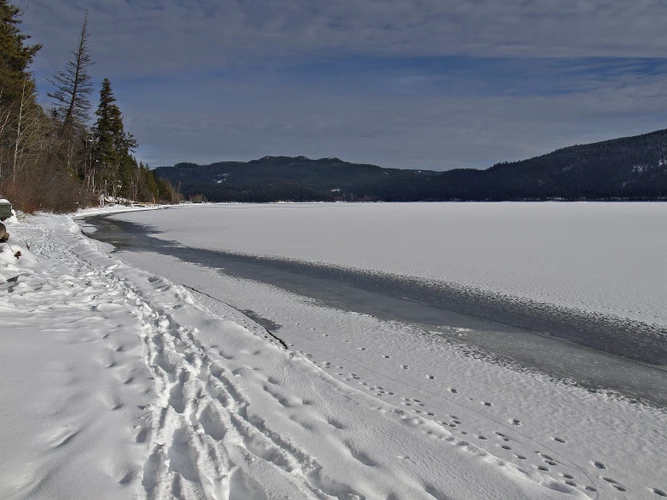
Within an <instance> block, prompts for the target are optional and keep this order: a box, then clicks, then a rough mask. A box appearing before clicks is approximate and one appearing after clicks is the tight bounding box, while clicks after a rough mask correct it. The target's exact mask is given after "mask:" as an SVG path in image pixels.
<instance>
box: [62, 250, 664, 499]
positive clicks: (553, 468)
mask: <svg viewBox="0 0 667 500" xmlns="http://www.w3.org/2000/svg"><path fill="white" fill-rule="evenodd" d="M72 255H74V254H72ZM75 257H76V258H77V259H78V257H77V256H75ZM79 260H80V262H82V264H83V265H84V266H87V267H90V266H89V264H88V263H87V262H86V261H84V260H81V259H79ZM114 267H115V266H114ZM111 270H112V268H109V269H108V270H106V271H102V272H103V274H104V275H105V276H106V277H107V278H108V279H111V280H112V281H114V282H115V284H121V285H124V286H125V288H126V290H127V293H126V297H127V300H128V302H129V303H134V304H135V306H136V308H135V314H136V315H137V316H138V317H139V318H140V319H141V320H142V321H143V323H144V337H143V340H144V343H145V348H146V350H147V352H148V356H149V359H150V368H151V371H152V373H153V375H154V378H155V383H156V388H157V389H158V393H159V394H162V395H163V396H162V402H161V403H160V404H158V405H156V406H155V407H154V408H152V410H153V423H152V424H151V425H142V426H138V427H137V432H136V435H135V441H136V442H137V443H145V442H149V443H150V454H149V457H148V459H147V461H146V463H145V464H144V467H143V477H142V479H141V483H142V486H143V488H144V490H145V492H146V497H147V498H149V499H160V498H167V497H169V498H171V497H175V498H201V497H212V498H227V499H229V500H240V499H248V500H255V499H257V500H259V499H262V498H265V495H264V493H263V492H262V489H261V487H260V486H259V485H258V484H257V483H256V482H255V481H254V480H253V479H252V478H251V477H250V476H249V475H248V474H247V473H246V472H245V471H244V469H243V467H242V466H241V465H240V463H237V462H239V460H241V461H242V458H243V457H238V456H234V457H232V456H231V454H230V453H229V446H224V445H223V443H224V441H225V440H226V439H227V438H229V437H230V435H233V436H232V437H231V438H230V439H232V440H234V439H239V438H240V439H241V440H242V441H243V443H244V445H245V449H246V450H247V451H248V452H249V453H251V454H252V455H254V456H256V457H258V458H261V459H262V460H265V461H267V462H269V463H272V464H273V465H275V466H276V467H277V468H278V469H279V470H281V471H283V472H284V473H286V474H289V475H290V481H291V482H294V481H295V477H300V478H302V483H301V485H300V486H301V488H302V489H303V491H304V492H309V493H312V494H315V495H316V496H318V497H319V496H321V495H322V494H324V495H330V496H333V497H337V498H352V497H354V495H355V492H354V491H353V490H351V489H350V488H349V487H347V486H346V485H344V484H340V483H337V482H336V481H334V480H332V479H331V478H328V477H326V476H324V475H323V474H322V472H321V469H322V467H321V465H319V464H318V463H317V461H316V460H315V459H313V458H312V457H310V456H308V455H307V454H306V453H304V452H303V451H302V450H300V449H298V448H295V447H294V446H293V445H292V444H291V443H288V442H285V441H284V440H283V439H282V438H281V437H280V436H279V435H277V434H275V433H274V432H272V431H271V430H270V428H269V427H268V426H267V425H266V424H265V422H263V421H257V420H253V419H250V418H249V417H248V414H247V411H246V410H247V407H248V405H249V402H248V401H247V400H246V399H245V398H244V396H243V395H242V394H241V392H240V391H239V390H238V389H237V388H236V386H235V385H234V382H233V378H234V377H235V376H238V375H239V374H238V373H231V372H229V373H228V372H226V371H225V369H224V368H223V367H222V366H221V365H220V364H217V363H216V362H215V359H214V357H215V355H211V356H209V354H208V353H207V352H206V351H205V350H204V349H203V348H202V346H201V345H200V344H199V342H198V341H197V339H196V335H195V334H196V331H193V330H189V329H187V328H182V327H180V326H178V325H177V324H175V323H172V321H171V320H170V318H169V316H168V315H167V314H165V313H164V312H163V311H160V310H159V309H156V308H154V307H152V306H151V305H150V304H149V303H148V302H146V301H145V300H142V298H141V295H140V294H138V293H135V292H134V291H133V290H132V287H131V285H129V284H128V283H126V282H124V280H121V279H119V278H117V277H114V276H112V275H111ZM154 282H155V283H157V284H159V282H160V279H155V280H154ZM170 286H171V284H170V283H168V282H165V283H164V284H163V289H164V290H166V289H168V288H169V287H170ZM324 336H325V337H328V335H326V334H324ZM344 342H346V343H350V341H349V340H345V341H344ZM109 347H110V349H109V356H108V358H107V359H104V360H100V362H101V363H102V364H105V363H106V364H105V366H106V367H107V368H110V369H116V360H115V355H114V352H116V353H122V352H123V350H124V346H123V345H118V346H112V345H111V344H110V346H109ZM359 350H360V351H366V352H368V349H367V348H365V347H361V348H359ZM304 354H305V355H306V356H307V357H308V358H310V359H311V360H313V361H314V356H312V355H311V354H307V353H304ZM218 355H219V358H220V359H224V360H231V359H233V356H231V355H229V354H227V353H225V352H224V351H222V350H220V351H219V353H218ZM382 357H383V358H384V359H386V360H390V359H391V356H389V355H382ZM317 364H319V365H320V366H321V367H322V368H324V369H326V370H331V369H332V368H333V366H332V363H331V362H328V361H323V362H320V363H317ZM398 366H399V367H400V369H402V370H410V369H411V367H410V366H409V365H407V364H399V365H398ZM335 369H336V371H335V373H336V375H338V376H339V377H340V378H342V379H344V380H345V381H347V382H349V383H354V382H356V383H358V384H359V385H361V386H362V387H363V388H365V389H366V390H368V391H369V392H370V393H372V394H374V396H376V397H378V398H383V397H390V398H393V399H395V400H397V401H398V403H399V405H401V406H403V407H405V410H400V409H397V410H393V412H394V413H396V414H397V416H398V417H399V418H401V419H402V421H404V423H405V424H406V425H410V426H415V427H416V426H421V427H423V432H424V433H425V434H427V435H429V436H430V437H432V438H434V439H440V440H443V441H446V442H449V443H450V444H452V445H455V446H458V447H460V448H462V449H466V450H467V451H469V452H470V453H472V454H474V455H476V456H478V457H482V458H484V457H486V456H488V452H487V451H485V450H484V449H483V447H487V448H488V444H487V443H493V444H494V445H495V447H494V448H493V453H492V455H498V456H499V458H497V459H496V460H495V463H496V465H498V466H505V463H504V461H503V458H507V457H509V460H510V461H512V462H514V463H516V464H517V465H518V466H520V467H521V466H523V465H522V463H524V462H528V463H531V462H532V463H531V465H532V467H533V468H535V469H537V470H539V471H540V472H543V473H550V474H551V475H552V477H553V476H554V475H556V476H557V478H558V480H559V481H562V482H563V483H564V484H565V485H567V486H569V487H573V488H578V489H580V490H583V491H586V492H590V493H595V492H597V491H598V488H600V487H603V488H604V487H605V486H609V487H611V488H613V489H614V490H616V491H618V492H626V491H627V488H626V487H625V486H624V485H622V484H620V483H619V482H618V481H617V480H615V479H614V478H612V477H610V476H609V475H602V474H600V475H598V477H599V478H600V479H601V480H602V482H601V483H599V484H596V485H595V486H594V485H592V484H590V483H589V481H588V480H587V479H586V478H584V477H581V479H579V482H578V481H577V477H576V475H575V474H574V473H571V472H573V471H572V470H570V472H560V473H558V474H556V473H557V471H558V469H559V468H563V464H561V463H559V462H558V461H557V459H556V458H554V457H553V456H552V455H551V454H548V453H543V452H541V451H539V450H538V451H535V452H534V454H532V456H533V460H531V459H530V458H529V456H531V455H530V454H529V453H526V452H525V451H524V452H523V453H521V452H517V451H515V450H514V447H516V448H522V447H525V446H524V445H523V443H521V442H520V441H521V438H519V440H518V441H515V440H513V439H512V438H511V437H509V436H508V435H507V434H505V433H503V432H500V431H494V432H493V435H492V436H487V435H484V434H481V433H474V432H472V431H471V430H467V429H466V425H465V421H464V420H463V419H462V418H460V417H459V416H457V415H454V414H446V418H443V417H444V416H445V415H440V410H436V409H431V408H428V407H426V405H425V404H424V403H422V402H421V401H420V400H419V399H417V398H410V397H402V396H399V395H397V394H396V393H395V392H394V391H392V390H389V389H385V388H384V387H381V386H370V385H369V384H368V383H367V382H366V381H364V380H363V379H362V377H361V376H359V375H358V374H356V373H353V372H348V373H345V368H344V367H343V366H335ZM119 376H120V375H119ZM122 377H124V379H123V383H124V384H131V383H132V382H133V377H132V376H131V374H127V375H123V376H122ZM425 377H426V378H427V379H429V380H432V381H435V380H436V377H435V376H434V375H430V374H426V375H425ZM267 383H268V384H275V383H276V381H275V380H271V379H269V380H267ZM438 387H441V386H438ZM265 390H266V391H267V392H269V393H270V389H269V386H268V385H267V386H266V389H265ZM447 390H448V393H449V394H450V397H460V398H463V395H462V394H461V393H460V392H459V390H458V389H456V388H454V387H451V388H448V389H447ZM273 395H274V397H276V399H277V400H278V401H279V402H280V403H281V404H284V405H285V406H289V405H291V404H293V403H292V402H290V401H289V399H287V398H282V397H280V396H279V395H277V393H274V394H273ZM467 399H468V401H465V399H462V403H463V404H464V405H465V404H469V401H470V400H472V399H473V398H467ZM302 404H307V402H302ZM480 405H481V407H491V406H492V405H493V403H492V402H489V401H480ZM121 406H122V404H120V403H119V402H118V401H115V399H114V398H113V397H112V398H111V399H110V400H109V402H108V407H109V409H110V410H112V411H115V410H118V409H119V408H120V407H121ZM377 409H378V411H387V410H386V407H379V408H377ZM410 413H412V415H410ZM429 420H430V421H431V422H432V423H435V424H437V427H434V426H432V425H427V424H428V421H429ZM329 424H330V425H331V426H333V427H335V428H341V427H342V424H340V423H338V422H336V421H335V420H329ZM425 424H426V425H425ZM508 425H511V426H516V427H520V426H521V425H522V424H521V421H520V420H518V419H515V418H511V419H509V422H508ZM443 431H444V432H443ZM454 434H459V435H460V436H461V438H456V437H455V436H454ZM552 439H553V441H554V442H555V443H557V444H558V445H566V441H565V440H564V439H562V438H561V437H558V436H554V437H553V438H552ZM64 441H65V442H66V441H67V437H65V440H64ZM471 441H475V442H477V443H478V444H477V445H476V444H473V443H472V442H471ZM348 447H350V453H351V454H352V455H353V456H354V455H355V453H356V455H357V457H356V458H357V460H359V461H360V462H362V463H363V462H364V461H366V462H368V461H370V460H371V459H370V458H368V457H365V456H363V457H362V456H361V455H360V454H359V453H358V452H356V451H354V450H353V449H352V447H351V445H349V444H348ZM501 450H502V451H501ZM398 458H399V459H401V458H406V457H398ZM246 460H247V459H246ZM591 465H592V466H593V467H594V468H595V469H596V470H598V471H599V472H601V473H604V472H605V471H606V470H607V467H606V465H605V464H603V463H602V462H599V461H591ZM524 467H525V466H524ZM567 468H568V469H570V468H569V467H567ZM295 471H298V473H297V474H296V475H295V474H293V473H294V472H295ZM130 476H131V475H130ZM131 479H132V477H127V478H121V481H125V482H129V481H130V480H131ZM184 480H185V481H184ZM585 483H589V484H585ZM596 486H597V487H596ZM648 490H649V491H650V492H651V493H653V494H654V495H655V496H656V497H667V493H666V492H665V491H664V490H662V489H659V488H652V487H648Z"/></svg>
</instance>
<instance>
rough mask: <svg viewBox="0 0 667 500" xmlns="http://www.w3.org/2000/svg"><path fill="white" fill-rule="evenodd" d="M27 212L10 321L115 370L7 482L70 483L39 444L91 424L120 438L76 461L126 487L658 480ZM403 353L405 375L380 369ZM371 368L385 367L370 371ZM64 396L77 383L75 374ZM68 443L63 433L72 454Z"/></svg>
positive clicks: (524, 492)
mask: <svg viewBox="0 0 667 500" xmlns="http://www.w3.org/2000/svg"><path fill="white" fill-rule="evenodd" d="M29 224H31V225H32V227H31V228H22V227H20V226H17V227H16V228H14V230H13V232H14V233H18V234H19V235H20V236H19V237H29V238H31V240H32V249H33V251H34V253H35V254H36V255H38V256H39V258H40V260H41V261H42V263H41V266H42V267H38V268H37V271H35V272H34V273H32V274H31V273H30V272H27V273H26V274H25V275H24V276H20V277H19V279H18V281H17V282H16V283H14V284H10V283H4V284H1V285H0V287H2V295H3V297H2V298H1V299H0V310H3V311H7V317H8V318H9V319H8V323H5V325H7V326H8V327H12V328H19V327H21V325H22V322H27V321H28V318H30V317H33V316H34V315H41V314H47V315H49V314H55V313H57V314H59V320H60V323H62V327H60V328H58V329H54V330H52V331H44V332H43V333H44V334H49V335H54V336H59V338H60V339H61V340H62V341H63V342H65V343H81V344H82V345H85V346H91V347H89V351H88V352H89V353H90V354H91V356H92V357H91V360H92V361H91V362H92V363H96V365H95V366H97V367H98V368H97V370H98V371H99V372H100V373H105V374H106V373H108V374H109V376H106V375H105V378H104V384H102V385H100V386H99V387H98V390H97V391H96V392H95V394H94V395H92V396H90V398H97V400H99V401H100V402H101V403H102V405H101V408H102V410H103V413H99V414H97V413H96V414H91V415H90V416H89V417H88V418H86V416H85V415H84V416H82V417H81V418H79V419H78V420H73V421H71V422H70V423H69V424H68V423H66V422H62V421H61V419H59V418H58V415H57V410H53V413H54V415H55V416H56V418H55V419H54V420H53V421H52V422H51V424H50V429H49V433H48V435H47V437H46V438H44V436H39V437H36V438H35V439H37V440H38V441H39V442H38V443H37V444H38V447H39V446H42V447H43V449H44V454H43V456H41V457H40V458H39V460H40V461H41V462H40V463H41V465H40V469H41V472H40V471H37V470H35V471H33V475H32V476H29V475H28V476H29V477H28V476H26V479H25V480H22V481H18V480H16V481H14V483H12V484H9V482H8V480H7V478H6V477H3V476H2V471H3V469H2V467H1V466H0V490H2V489H5V490H6V491H9V492H10V495H9V498H36V497H45V498H46V497H49V494H51V493H53V492H54V491H55V492H56V493H55V494H56V496H55V497H58V493H60V494H61V495H62V494H63V493H62V492H63V491H66V490H64V488H66V487H67V485H63V484H60V483H59V482H58V480H57V479H54V478H57V476H58V474H59V473H60V471H61V470H68V469H67V466H66V465H62V463H57V462H54V460H56V459H57V458H58V457H61V456H62V455H58V454H57V453H56V454H55V455H53V456H52V455H50V452H49V450H56V451H58V450H61V451H62V452H63V453H64V451H63V450H67V449H68V448H69V447H73V446H74V445H77V441H80V439H79V436H80V435H83V434H87V435H88V436H89V437H88V441H86V442H87V443H89V444H91V446H93V445H94V443H95V437H94V435H93V436H92V437H91V436H90V434H91V433H96V432H99V435H100V442H104V443H108V442H109V440H108V439H103V437H104V436H109V435H111V436H112V437H114V436H115V437H117V436H121V437H122V438H123V439H121V441H120V442H119V443H118V444H117V446H116V447H115V448H114V449H113V450H104V451H105V454H106V455H105V456H106V459H102V460H97V461H95V460H91V461H85V460H84V459H83V458H90V457H88V455H86V456H85V457H83V458H80V459H79V461H78V462H77V463H76V467H77V468H78V469H79V470H81V471H83V472H84V473H85V472H87V471H88V470H89V469H91V468H92V469H101V470H102V475H104V476H105V477H106V478H107V479H109V480H110V484H111V483H113V484H115V486H114V487H115V488H117V490H114V492H115V493H117V497H118V498H129V497H132V496H137V497H140V498H147V499H155V500H162V499H171V498H176V499H182V500H190V499H215V500H227V499H229V500H241V499H247V500H260V499H269V498H290V499H298V498H315V499H328V498H338V499H362V498H369V499H375V498H378V499H388V500H389V499H421V498H424V499H433V498H435V499H453V498H471V499H472V498H517V499H518V498H530V499H542V498H544V499H547V498H587V497H589V498H658V497H660V496H665V494H664V491H663V490H661V489H660V488H658V486H659V485H652V484H640V483H639V482H638V481H639V480H640V478H638V480H637V481H635V482H633V483H632V484H630V483H629V482H628V481H626V476H625V475H623V474H622V473H621V472H620V471H617V470H615V469H614V467H613V466H612V465H609V464H606V463H605V462H604V460H602V461H600V458H599V457H584V456H578V455H577V454H576V453H573V452H572V451H569V450H568V448H567V446H568V445H567V441H566V440H565V439H563V438H562V437H560V436H553V437H552V441H551V442H549V443H544V442H542V443H540V442H538V441H536V440H535V439H533V438H532V437H531V436H530V435H529V434H527V433H524V432H522V427H523V423H522V420H523V419H524V417H523V416H522V415H521V414H512V415H504V416H503V418H502V419H501V418H499V417H498V413H497V411H499V410H497V402H496V401H491V400H486V399H475V397H470V396H469V395H468V394H467V393H466V392H465V391H462V390H459V389H457V388H456V387H449V386H447V383H446V381H441V380H438V379H437V377H436V375H431V374H426V375H425V380H427V381H429V382H433V384H434V386H433V388H432V389H425V388H424V386H423V385H420V386H416V385H414V384H411V383H409V382H407V381H406V380H403V379H401V378H400V377H399V376H398V375H400V372H403V371H406V372H410V371H411V370H413V367H412V366H410V365H408V364H405V363H402V362H401V360H400V359H396V357H397V356H396V354H395V353H390V354H388V353H386V352H374V349H373V347H371V346H366V345H364V346H359V347H358V349H359V350H360V351H363V352H364V354H368V355H373V356H377V357H378V359H381V360H383V361H384V362H386V363H387V364H388V365H387V366H388V368H387V370H386V371H385V370H382V371H378V370H376V369H374V368H371V367H369V366H365V365H363V364H360V363H358V362H356V361H353V360H351V359H346V358H345V357H343V356H341V355H340V353H337V354H335V355H333V354H332V352H335V351H336V348H335V346H334V345H331V346H330V348H326V349H325V347H327V343H326V342H323V343H322V348H321V349H315V348H310V349H308V351H285V350H284V349H283V348H282V346H281V345H280V344H279V342H278V341H276V340H275V339H274V338H272V336H271V335H270V334H269V332H267V331H266V330H265V329H264V328H262V327H261V326H259V325H258V324H257V323H255V322H254V321H252V320H251V319H249V318H248V317H246V316H245V315H243V314H242V313H241V312H239V311H236V310H234V309H233V308H231V307H230V306H228V305H226V304H225V303H222V302H216V300H215V299H214V298H213V297H210V296H209V297H207V296H206V295H204V294H199V293H197V292H190V291H188V290H187V289H186V288H184V287H183V286H179V285H175V284H174V283H172V282H170V281H169V280H167V279H164V278H160V277H157V276H153V275H150V274H149V273H147V272H144V271H140V270H137V269H135V268H132V267H129V266H128V265H126V264H124V263H122V262H121V261H119V260H117V259H114V258H113V257H109V256H108V255H106V254H105V253H103V252H101V251H100V250H99V248H98V244H97V243H95V242H93V241H91V240H88V239H87V238H85V237H84V236H82V235H81V234H80V231H79V229H78V227H77V226H76V225H75V224H74V223H73V222H72V221H71V219H69V218H67V217H63V216H40V217H38V218H31V219H29ZM21 232H23V234H22V235H21ZM45 266H46V270H45ZM49 269H50V270H51V271H50V272H51V274H49ZM49 297H51V300H50V301H49ZM54 301H64V304H65V305H67V307H64V306H61V305H60V304H58V303H54ZM91 315H92V316H91ZM92 317H94V318H97V319H91V318H92ZM128 317H129V318H130V319H128ZM119 318H125V319H124V320H122V321H121V322H118V321H119ZM92 321H97V322H101V323H103V324H101V325H99V326H96V327H95V328H94V329H93V330H90V331H89V330H88V329H87V327H86V325H84V326H83V327H81V325H79V324H78V323H80V322H84V323H86V322H92ZM86 324H87V323H86ZM91 331H93V332H95V333H90V332H91ZM87 332H88V333H87ZM332 341H333V340H332ZM343 342H345V343H350V342H351V341H350V340H347V339H345V340H343ZM28 357H29V355H28ZM334 358H335V359H336V361H335V362H332V361H330V360H331V359H334ZM389 364H391V365H389ZM374 366H375V365H374ZM389 366H391V367H393V368H391V369H390V368H389ZM396 367H399V369H398V372H399V373H398V375H395V376H392V375H388V374H389V373H395V372H396ZM392 370H393V371H392ZM91 373H92V372H91ZM95 373H97V372H95ZM378 378H379V379H382V380H384V381H386V383H385V382H383V383H382V385H379V384H377V383H374V382H373V380H378ZM436 383H437V385H436ZM443 384H444V385H443ZM65 386H67V384H65ZM62 396H63V397H64V398H68V397H69V398H72V397H74V395H73V394H72V393H71V391H70V392H69V393H68V392H67V388H66V389H65V390H64V392H63V393H62ZM424 396H429V397H430V399H429V401H430V402H429V403H428V404H426V403H424V402H422V399H423V398H424ZM433 401H437V403H433ZM138 402H139V403H141V404H137V403H138ZM43 404H44V405H45V406H49V405H51V404H52V403H50V402H44V403H43ZM58 404H61V405H67V404H70V402H68V401H67V400H66V399H65V400H63V401H61V402H60V403H58ZM131 405H135V407H136V408H130V406H131ZM137 410H138V411H137ZM107 412H108V413H112V414H115V415H116V417H114V418H116V419H117V420H112V421H110V425H109V426H108V427H106V428H105V427H104V426H103V424H101V423H100V419H101V418H103V417H101V416H100V415H106V414H107ZM123 412H125V413H123ZM121 423H123V424H124V427H123V428H122V429H114V428H113V426H114V425H119V424H121ZM479 429H485V430H484V431H482V432H480V430H479ZM40 440H41V441H40ZM111 442H113V439H112V440H111ZM40 443H41V445H40ZM97 451H100V450H97ZM77 453H80V451H78V450H77V448H73V451H70V452H69V455H65V457H66V459H72V458H75V457H77ZM54 457H55V458H54ZM93 458H94V457H93ZM60 460H61V461H62V459H60ZM105 460H106V462H105ZM105 463H106V464H107V465H104V464H105ZM100 464H101V465H100ZM45 470H46V471H47V472H44V471H45ZM40 474H41V475H40ZM619 476H623V477H624V479H623V480H620V479H618V478H619ZM91 477H93V479H94V476H91ZM3 482H4V486H3ZM93 482H94V484H95V486H99V487H100V488H101V487H107V485H106V483H104V482H99V481H98V482H95V481H93ZM75 484H78V488H81V489H80V490H78V491H76V492H74V493H72V492H71V491H70V493H69V494H70V495H73V496H70V497H69V498H89V497H90V496H88V495H90V490H86V487H90V485H87V484H86V478H85V477H84V478H83V479H79V483H75ZM664 486H665V485H662V487H664ZM69 487H72V486H71V484H69ZM49 488H52V489H49ZM58 488H61V490H59V489H58ZM103 491H104V490H103ZM61 497H62V496H61ZM98 497H99V498H102V496H98ZM103 497H105V498H108V497H110V494H106V493H105V494H104V495H103ZM115 497H116V496H115ZM115 497H114V498H115Z"/></svg>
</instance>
